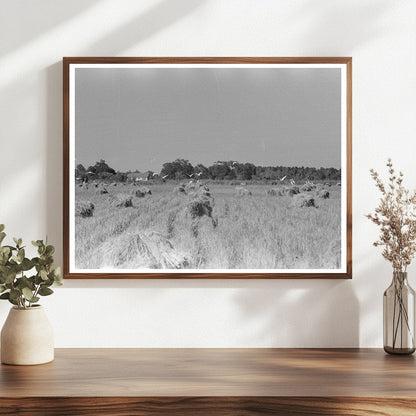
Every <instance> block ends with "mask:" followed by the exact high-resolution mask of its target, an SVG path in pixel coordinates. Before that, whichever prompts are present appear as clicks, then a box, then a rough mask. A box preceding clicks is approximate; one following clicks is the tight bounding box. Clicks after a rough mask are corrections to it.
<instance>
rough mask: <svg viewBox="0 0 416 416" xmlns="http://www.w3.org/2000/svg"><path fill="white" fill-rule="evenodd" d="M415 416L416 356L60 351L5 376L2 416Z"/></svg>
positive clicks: (0, 388) (2, 372)
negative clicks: (44, 361) (50, 358)
mask: <svg viewBox="0 0 416 416" xmlns="http://www.w3.org/2000/svg"><path fill="white" fill-rule="evenodd" d="M5 414H17V415H44V416H47V415H95V414H97V415H145V416H147V415H184V416H186V415H195V416H197V415H212V414H215V415H216V416H219V415H257V414H266V415H280V414H282V415H368V414H374V415H415V414H416V364H415V359H414V356H403V357H400V356H389V355H386V354H385V353H384V352H383V351H382V350H378V349H377V350H373V349H342V350H334V349H325V350H322V349H319V350H318V349H58V350H56V359H55V361H54V362H52V363H49V364H45V365H41V366H21V367H19V366H7V365H2V366H1V368H0V415H5Z"/></svg>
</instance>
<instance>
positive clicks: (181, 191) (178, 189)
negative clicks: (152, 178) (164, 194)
mask: <svg viewBox="0 0 416 416" xmlns="http://www.w3.org/2000/svg"><path fill="white" fill-rule="evenodd" d="M172 192H173V193H174V194H185V195H186V190H185V186H184V185H178V186H175V187H174V188H173V191H172Z"/></svg>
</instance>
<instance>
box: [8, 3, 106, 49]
mask: <svg viewBox="0 0 416 416" xmlns="http://www.w3.org/2000/svg"><path fill="white" fill-rule="evenodd" d="M97 3H99V0H88V2H87V1H85V0H71V1H66V2H62V1H45V0H31V1H24V2H21V1H8V2H3V3H2V6H1V8H2V11H1V15H0V27H1V29H2V32H3V33H9V34H10V33H12V34H13V36H8V37H7V42H4V40H6V39H5V38H3V42H0V56H4V55H6V54H7V53H9V52H13V51H15V50H16V49H18V48H19V47H21V46H24V45H26V44H27V43H30V42H33V40H34V39H36V38H37V37H39V36H42V35H44V34H45V33H47V32H50V31H51V30H53V29H54V28H56V27H58V26H59V25H61V24H63V23H65V22H67V21H68V20H70V19H73V18H76V16H77V15H79V14H81V13H84V12H85V11H86V10H87V9H88V8H91V7H92V6H94V5H95V4H97ZM24 16H30V18H31V19H30V24H27V25H25V26H24V30H16V26H19V23H21V22H22V20H23V18H24Z"/></svg>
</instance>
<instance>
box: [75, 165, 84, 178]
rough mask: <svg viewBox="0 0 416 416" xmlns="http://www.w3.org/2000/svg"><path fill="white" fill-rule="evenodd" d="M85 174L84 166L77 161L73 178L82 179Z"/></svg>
mask: <svg viewBox="0 0 416 416" xmlns="http://www.w3.org/2000/svg"><path fill="white" fill-rule="evenodd" d="M86 176H87V170H86V169H85V168H84V166H83V165H81V163H79V164H78V165H77V166H76V168H75V179H77V180H81V181H84V180H85V179H86Z"/></svg>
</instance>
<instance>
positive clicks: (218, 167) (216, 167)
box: [208, 160, 231, 180]
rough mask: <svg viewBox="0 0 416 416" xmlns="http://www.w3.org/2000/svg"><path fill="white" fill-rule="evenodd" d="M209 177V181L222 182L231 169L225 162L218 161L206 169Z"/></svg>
mask: <svg viewBox="0 0 416 416" xmlns="http://www.w3.org/2000/svg"><path fill="white" fill-rule="evenodd" d="M208 171H209V176H210V178H211V179H216V180H223V179H225V178H226V177H228V176H229V174H230V172H231V169H230V167H229V166H228V164H227V162H224V161H220V160H219V161H218V162H215V163H214V164H213V165H211V166H209V167H208Z"/></svg>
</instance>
